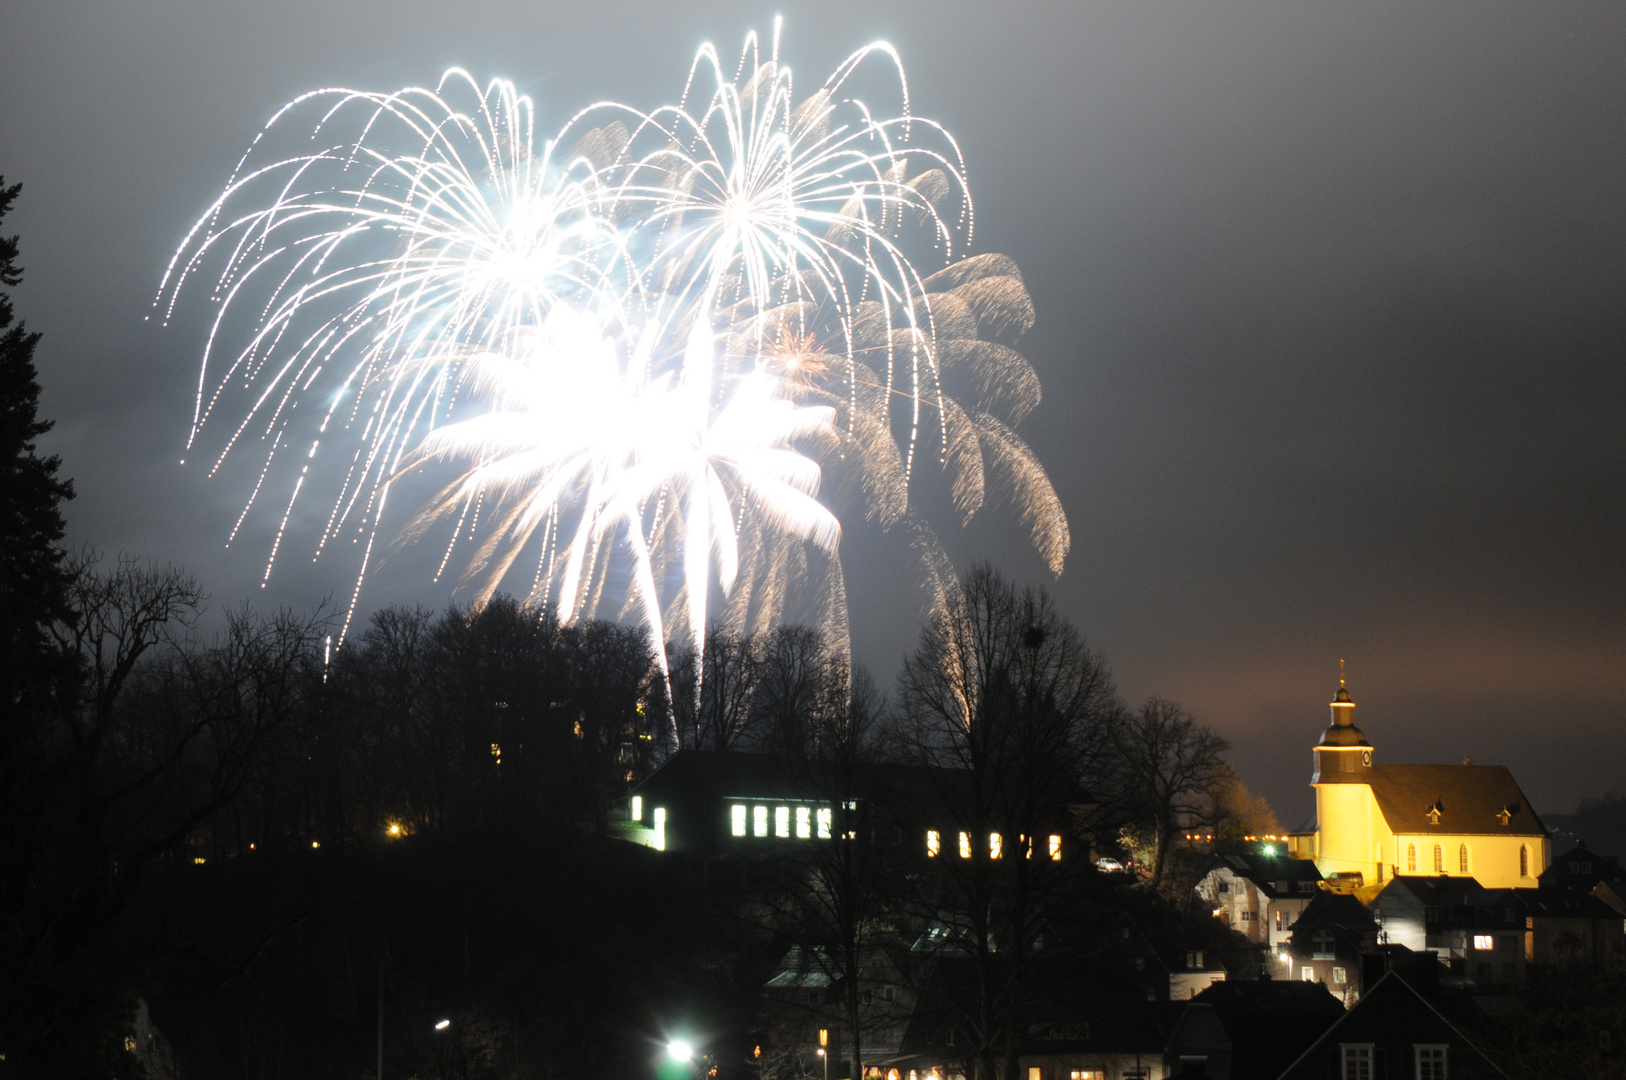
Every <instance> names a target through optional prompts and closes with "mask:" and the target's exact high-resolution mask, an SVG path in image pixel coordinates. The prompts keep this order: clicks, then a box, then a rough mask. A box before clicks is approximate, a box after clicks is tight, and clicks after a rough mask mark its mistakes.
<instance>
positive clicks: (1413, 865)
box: [1406, 844, 1417, 874]
mask: <svg viewBox="0 0 1626 1080" xmlns="http://www.w3.org/2000/svg"><path fill="white" fill-rule="evenodd" d="M1406 873H1408V874H1415V873H1417V845H1416V844H1407V845H1406Z"/></svg>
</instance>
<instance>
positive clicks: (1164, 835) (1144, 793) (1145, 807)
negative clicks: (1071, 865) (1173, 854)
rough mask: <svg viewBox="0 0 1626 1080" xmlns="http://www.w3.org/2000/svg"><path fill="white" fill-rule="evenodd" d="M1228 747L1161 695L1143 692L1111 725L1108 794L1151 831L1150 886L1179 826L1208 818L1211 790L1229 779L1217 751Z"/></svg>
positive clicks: (1214, 800)
mask: <svg viewBox="0 0 1626 1080" xmlns="http://www.w3.org/2000/svg"><path fill="white" fill-rule="evenodd" d="M1229 748H1230V744H1229V743H1227V742H1226V741H1225V739H1224V738H1222V737H1221V736H1220V735H1219V733H1218V732H1215V731H1214V730H1212V729H1211V728H1207V727H1204V726H1203V725H1201V724H1199V723H1198V722H1197V720H1196V719H1195V718H1194V717H1193V716H1192V715H1191V714H1190V713H1187V712H1185V711H1183V710H1182V709H1181V708H1180V706H1179V705H1178V704H1177V703H1175V702H1172V701H1164V700H1163V699H1161V698H1155V697H1154V698H1147V699H1146V702H1145V704H1143V705H1142V706H1141V707H1140V708H1139V709H1138V710H1135V711H1133V712H1125V713H1123V714H1122V715H1120V716H1119V717H1118V720H1117V722H1116V723H1115V724H1113V725H1112V749H1113V753H1112V759H1111V764H1112V771H1113V774H1114V775H1113V789H1114V791H1113V795H1114V798H1115V801H1116V802H1117V803H1118V805H1119V806H1120V807H1122V808H1123V810H1124V812H1125V813H1126V814H1127V815H1129V816H1130V817H1131V818H1132V819H1134V820H1138V821H1140V822H1141V823H1143V824H1144V825H1145V826H1147V827H1148V828H1149V829H1150V831H1151V840H1152V843H1151V850H1152V876H1151V885H1152V888H1154V889H1156V888H1157V887H1158V886H1159V885H1160V884H1161V883H1162V881H1163V872H1164V867H1165V865H1166V863H1167V861H1168V855H1169V847H1170V845H1171V844H1172V842H1173V840H1174V837H1175V836H1176V835H1177V833H1178V831H1179V829H1180V828H1181V827H1182V826H1185V825H1209V824H1212V819H1213V812H1214V810H1215V807H1216V805H1218V800H1217V796H1218V795H1219V794H1220V793H1221V792H1222V791H1223V789H1225V788H1227V787H1228V786H1229V785H1231V784H1232V783H1233V782H1234V780H1235V774H1234V773H1233V772H1232V771H1231V768H1230V766H1229V765H1227V764H1226V763H1225V761H1224V759H1223V758H1221V757H1220V755H1221V754H1223V753H1224V752H1225V751H1226V750H1227V749H1229Z"/></svg>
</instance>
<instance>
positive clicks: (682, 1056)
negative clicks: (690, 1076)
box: [666, 1039, 694, 1065]
mask: <svg viewBox="0 0 1626 1080" xmlns="http://www.w3.org/2000/svg"><path fill="white" fill-rule="evenodd" d="M666 1056H667V1057H669V1058H671V1059H672V1060H673V1061H675V1062H677V1063H678V1064H680V1065H686V1064H688V1062H689V1059H691V1058H693V1057H694V1047H693V1046H691V1045H690V1044H689V1042H688V1040H686V1039H673V1040H672V1041H671V1042H669V1043H667V1044H666Z"/></svg>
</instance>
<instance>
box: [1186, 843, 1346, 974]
mask: <svg viewBox="0 0 1626 1080" xmlns="http://www.w3.org/2000/svg"><path fill="white" fill-rule="evenodd" d="M1320 881H1321V872H1320V871H1319V870H1317V869H1316V865H1315V863H1314V862H1312V861H1310V860H1309V859H1295V858H1292V857H1291V856H1289V855H1286V854H1276V853H1275V852H1274V851H1267V852H1259V853H1251V854H1236V855H1216V856H1214V858H1213V860H1212V861H1210V863H1209V864H1208V868H1207V870H1206V871H1205V872H1204V874H1203V876H1202V878H1201V879H1200V880H1199V881H1198V882H1197V895H1198V896H1200V897H1202V899H1203V901H1204V903H1205V904H1207V905H1208V907H1209V908H1210V909H1212V911H1213V912H1214V915H1215V917H1216V918H1220V919H1223V920H1224V921H1225V925H1227V926H1229V927H1230V928H1231V929H1232V930H1235V931H1237V932H1238V933H1240V934H1242V935H1243V936H1244V937H1246V938H1247V939H1248V940H1249V941H1251V942H1253V943H1254V944H1256V945H1263V946H1265V947H1266V948H1268V949H1270V951H1272V952H1279V951H1281V949H1283V948H1284V947H1285V946H1286V944H1287V938H1288V933H1289V931H1290V930H1291V928H1292V926H1293V923H1294V922H1296V921H1297V920H1298V917H1299V914H1300V913H1301V912H1303V911H1304V909H1305V907H1306V906H1307V905H1308V904H1309V903H1310V901H1311V900H1312V899H1313V898H1314V897H1315V894H1316V892H1317V890H1318V888H1319V883H1320Z"/></svg>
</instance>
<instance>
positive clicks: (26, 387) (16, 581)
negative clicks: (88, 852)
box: [0, 177, 73, 741]
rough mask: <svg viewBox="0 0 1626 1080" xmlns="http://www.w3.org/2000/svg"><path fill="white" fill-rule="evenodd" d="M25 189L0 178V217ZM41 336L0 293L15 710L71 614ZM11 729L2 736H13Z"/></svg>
mask: <svg viewBox="0 0 1626 1080" xmlns="http://www.w3.org/2000/svg"><path fill="white" fill-rule="evenodd" d="M20 190H22V185H21V184H13V185H12V186H11V187H9V188H8V187H6V186H5V178H4V177H0V221H3V220H4V219H5V216H6V214H7V213H8V212H9V211H10V210H11V206H12V203H13V202H15V201H16V199H17V193H18V192H19V191H20ZM22 279H23V271H22V267H20V266H18V265H17V238H16V237H15V236H11V237H0V285H6V286H9V287H15V286H17V285H18V284H20V283H21V282H22ZM39 338H40V336H39V335H38V334H30V333H29V332H28V331H27V328H26V327H25V326H24V325H23V324H22V323H21V322H16V321H15V317H14V314H13V308H12V303H11V298H10V297H9V296H8V295H7V294H5V293H3V292H0V703H3V707H4V711H5V712H7V713H9V714H11V715H13V716H15V715H17V714H18V710H19V709H20V708H22V707H24V706H25V703H26V700H27V699H28V698H29V696H30V695H31V694H32V693H33V692H34V691H35V690H36V689H37V688H38V687H40V686H41V685H42V684H43V679H44V676H45V674H46V673H47V672H48V671H49V670H50V668H51V666H52V665H50V664H49V662H48V661H49V658H50V655H51V648H50V638H49V636H48V634H47V632H46V628H47V627H48V626H49V624H50V623H51V622H53V621H54V620H58V619H61V618H63V617H64V616H65V614H66V612H67V607H68V603H67V588H68V582H69V578H70V575H69V573H68V570H67V567H66V566H64V559H63V555H64V553H63V550H62V547H61V542H62V532H63V525H62V511H61V504H62V501H63V500H65V499H71V498H73V485H72V483H71V482H69V481H67V480H63V479H60V478H58V476H57V468H58V466H59V465H60V464H61V462H60V460H59V459H58V458H56V457H55V456H52V457H46V458H42V457H40V456H39V455H38V454H37V453H35V449H34V446H35V443H34V440H36V439H38V438H39V437H40V436H41V435H43V434H45V433H46V432H47V431H49V430H51V423H50V422H49V421H44V420H41V419H40V418H39V396H40V388H39V381H38V379H37V377H36V374H35V371H34V346H35V345H36V344H38V343H39ZM11 734H14V733H7V735H6V736H3V737H6V738H7V741H10V739H9V737H10V735H11Z"/></svg>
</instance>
